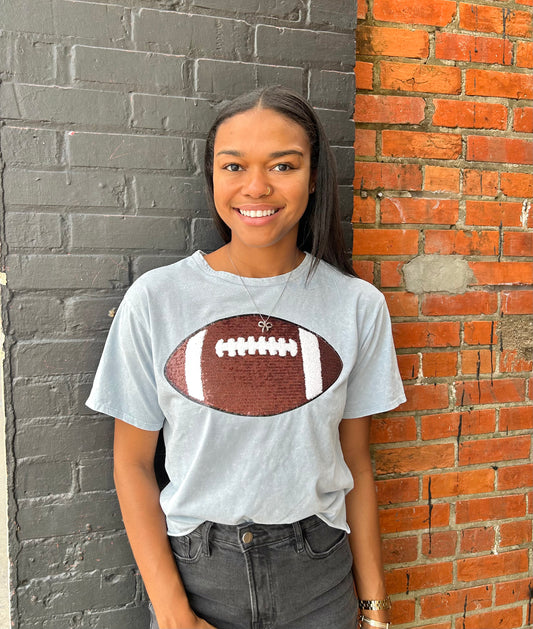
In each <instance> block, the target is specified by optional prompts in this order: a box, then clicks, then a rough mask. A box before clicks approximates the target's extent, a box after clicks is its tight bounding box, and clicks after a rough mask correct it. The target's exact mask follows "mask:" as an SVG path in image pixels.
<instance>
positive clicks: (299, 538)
mask: <svg viewBox="0 0 533 629" xmlns="http://www.w3.org/2000/svg"><path fill="white" fill-rule="evenodd" d="M292 528H293V530H294V539H295V541H296V552H297V553H301V552H302V551H303V549H304V538H303V533H302V525H301V524H300V522H293V523H292Z"/></svg>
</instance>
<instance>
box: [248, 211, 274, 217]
mask: <svg viewBox="0 0 533 629" xmlns="http://www.w3.org/2000/svg"><path fill="white" fill-rule="evenodd" d="M239 212H240V213H241V214H242V215H243V216H248V217H250V218H261V217H262V216H272V214H275V213H276V212H277V210H239Z"/></svg>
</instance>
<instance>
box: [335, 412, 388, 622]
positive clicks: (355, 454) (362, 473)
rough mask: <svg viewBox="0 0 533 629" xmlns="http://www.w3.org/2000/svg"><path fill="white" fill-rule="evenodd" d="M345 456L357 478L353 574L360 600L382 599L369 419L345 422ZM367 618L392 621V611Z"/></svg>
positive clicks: (352, 503)
mask: <svg viewBox="0 0 533 629" xmlns="http://www.w3.org/2000/svg"><path fill="white" fill-rule="evenodd" d="M339 434H340V440H341V447H342V453H343V455H344V460H345V461H346V464H347V465H348V467H349V468H350V471H351V473H352V476H353V479H354V488H353V489H352V491H351V492H350V493H349V494H347V496H346V517H347V521H348V525H349V527H350V530H351V533H350V548H351V550H352V554H353V559H354V563H353V575H354V580H355V587H356V589H357V595H358V597H359V599H361V600H382V599H384V598H385V596H386V594H387V591H386V587H385V575H384V572H383V560H382V557H381V537H380V532H379V520H378V507H377V498H376V487H375V482H374V473H373V471H372V461H371V459H370V448H369V446H370V417H361V418H357V419H343V420H342V422H341V423H340V426H339ZM364 615H365V616H366V617H367V618H372V619H374V620H378V621H380V622H389V621H390V611H386V610H380V611H365V612H364Z"/></svg>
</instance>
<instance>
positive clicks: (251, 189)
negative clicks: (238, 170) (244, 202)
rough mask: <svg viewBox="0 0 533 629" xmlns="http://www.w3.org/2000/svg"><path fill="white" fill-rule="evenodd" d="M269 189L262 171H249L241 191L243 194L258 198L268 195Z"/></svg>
mask: <svg viewBox="0 0 533 629" xmlns="http://www.w3.org/2000/svg"><path fill="white" fill-rule="evenodd" d="M271 190H272V189H271V187H270V186H269V185H268V178H267V177H266V176H265V175H264V174H263V173H249V174H248V177H247V178H246V181H245V182H244V184H243V190H242V191H243V193H244V194H245V195H247V196H249V197H253V198H255V199H258V198H260V197H264V196H268V195H269V194H270V191H271Z"/></svg>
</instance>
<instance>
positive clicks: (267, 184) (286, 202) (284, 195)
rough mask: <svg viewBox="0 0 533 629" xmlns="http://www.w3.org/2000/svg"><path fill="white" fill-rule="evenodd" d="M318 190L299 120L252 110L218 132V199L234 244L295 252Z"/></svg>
mask: <svg viewBox="0 0 533 629" xmlns="http://www.w3.org/2000/svg"><path fill="white" fill-rule="evenodd" d="M313 186H314V182H313V173H312V171H311V146H310V143H309V140H308V137H307V134H306V132H305V131H304V129H303V128H302V127H301V126H300V125H299V124H297V123H296V122H293V121H292V120H290V119H289V118H286V117H285V116H283V115H281V114H279V113H277V112H275V111H273V110H272V109H251V110H249V111H246V112H243V113H241V114H237V115H235V116H233V117H231V118H228V119H227V120H225V121H224V122H223V123H222V124H221V125H220V127H219V128H218V131H217V134H216V137H215V144H214V159H213V191H214V200H215V207H216V210H217V212H218V214H219V216H220V218H221V219H222V220H223V221H224V222H225V223H226V225H227V226H228V227H229V228H230V229H231V234H232V243H234V244H237V241H239V243H238V244H239V245H241V244H242V245H245V246H247V247H272V246H280V245H283V246H284V247H285V246H287V247H288V249H286V250H287V251H288V250H289V249H291V248H296V240H297V235H298V223H299V221H300V218H301V217H302V215H303V213H304V212H305V209H306V207H307V202H308V199H309V193H310V192H312V191H313Z"/></svg>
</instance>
